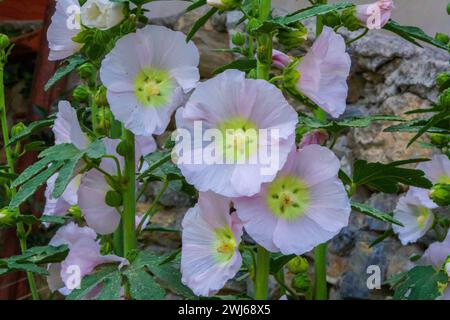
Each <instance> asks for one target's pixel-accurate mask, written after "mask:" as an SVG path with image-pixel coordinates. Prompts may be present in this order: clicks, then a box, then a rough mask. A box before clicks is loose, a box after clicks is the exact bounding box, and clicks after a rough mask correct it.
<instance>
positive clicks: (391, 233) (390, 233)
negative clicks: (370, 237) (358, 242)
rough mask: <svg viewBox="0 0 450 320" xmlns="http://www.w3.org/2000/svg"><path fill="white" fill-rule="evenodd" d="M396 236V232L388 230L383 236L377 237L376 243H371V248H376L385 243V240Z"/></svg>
mask: <svg viewBox="0 0 450 320" xmlns="http://www.w3.org/2000/svg"><path fill="white" fill-rule="evenodd" d="M394 234H395V233H394V230H392V229H388V230H386V231H385V232H384V233H383V234H382V235H381V236H379V237H377V238H376V239H375V240H374V241H372V242H371V243H370V245H369V248H372V247H375V246H376V245H377V244H379V243H381V242H383V241H384V240H386V239H387V238H389V237H390V236H393V235H394Z"/></svg>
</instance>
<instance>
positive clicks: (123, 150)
mask: <svg viewBox="0 0 450 320" xmlns="http://www.w3.org/2000/svg"><path fill="white" fill-rule="evenodd" d="M130 150H131V148H130V146H129V144H128V142H127V141H121V142H120V143H119V144H118V145H117V148H116V152H117V153H118V154H119V155H121V156H123V157H124V156H126V155H127V154H128V152H129V151H130Z"/></svg>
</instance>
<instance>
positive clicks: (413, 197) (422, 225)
mask: <svg viewBox="0 0 450 320" xmlns="http://www.w3.org/2000/svg"><path fill="white" fill-rule="evenodd" d="M435 208H437V205H436V204H435V203H434V202H432V201H431V200H430V199H428V197H424V196H423V195H422V193H421V192H418V191H417V190H415V189H413V188H411V189H410V190H409V191H408V192H407V194H406V195H405V196H403V197H401V198H400V199H399V201H398V203H397V207H396V208H395V210H394V218H395V219H397V220H398V221H400V222H401V223H402V224H403V227H402V226H398V225H392V228H393V230H394V231H395V233H397V235H398V237H399V239H400V241H401V242H402V244H403V245H406V244H408V243H413V242H416V241H417V239H419V238H421V237H422V236H423V235H425V233H426V232H427V231H428V230H429V229H430V228H431V227H432V225H433V221H434V215H433V212H432V209H435Z"/></svg>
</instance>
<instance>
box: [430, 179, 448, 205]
mask: <svg viewBox="0 0 450 320" xmlns="http://www.w3.org/2000/svg"><path fill="white" fill-rule="evenodd" d="M430 198H431V200H433V202H434V203H436V204H437V205H438V206H441V207H446V206H449V205H450V184H448V183H437V184H435V185H434V186H433V187H432V188H431V190H430Z"/></svg>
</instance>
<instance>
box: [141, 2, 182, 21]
mask: <svg viewBox="0 0 450 320" xmlns="http://www.w3.org/2000/svg"><path fill="white" fill-rule="evenodd" d="M190 5H191V3H189V1H178V0H163V1H152V2H149V3H146V4H144V5H143V6H142V8H143V9H146V10H148V12H145V13H144V14H145V16H146V17H147V18H149V19H150V20H152V19H164V18H167V17H172V16H177V15H180V14H182V13H183V12H184V11H186V9H187V8H188V7H189V6H190Z"/></svg>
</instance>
